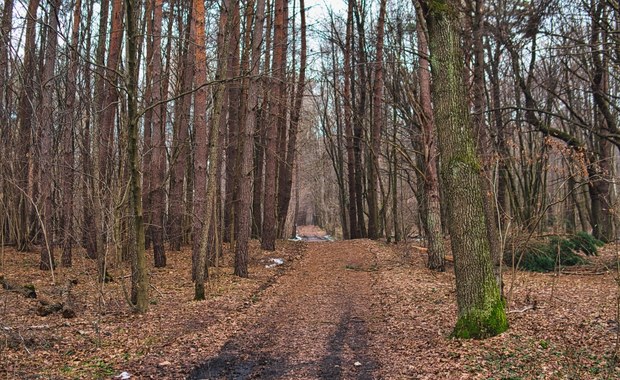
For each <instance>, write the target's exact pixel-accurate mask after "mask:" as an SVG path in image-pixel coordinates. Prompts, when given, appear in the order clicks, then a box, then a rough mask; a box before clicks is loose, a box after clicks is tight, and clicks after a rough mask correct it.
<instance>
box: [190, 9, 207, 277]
mask: <svg viewBox="0 0 620 380" xmlns="http://www.w3.org/2000/svg"><path fill="white" fill-rule="evenodd" d="M191 28H192V31H191V32H190V35H192V36H194V37H195V41H192V42H191V43H193V44H194V45H195V46H196V48H195V50H194V64H195V66H194V84H195V86H196V87H197V89H196V92H195V93H194V131H195V148H194V149H195V151H194V221H193V226H192V235H193V242H192V243H193V247H192V263H193V265H192V278H193V279H194V280H198V279H199V278H204V274H200V273H203V272H204V271H202V270H201V268H203V267H204V264H203V265H202V266H198V264H199V256H200V241H201V239H202V229H203V228H204V225H205V224H206V221H203V220H202V218H203V217H204V215H205V213H206V196H207V194H206V192H207V153H208V151H207V141H208V136H209V135H208V130H207V115H206V112H207V110H206V108H207V90H208V88H207V87H204V86H205V84H206V82H207V71H206V65H207V55H206V50H205V49H206V37H205V8H204V2H203V1H201V0H193V1H192V24H191ZM201 86H202V87H201ZM199 274H200V277H199ZM203 287H204V285H203Z"/></svg>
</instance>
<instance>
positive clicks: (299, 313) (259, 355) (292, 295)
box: [189, 241, 381, 379]
mask: <svg viewBox="0 0 620 380" xmlns="http://www.w3.org/2000/svg"><path fill="white" fill-rule="evenodd" d="M376 268H377V262H376V257H375V255H374V254H373V253H372V252H371V250H370V246H369V245H365V244H363V243H362V242H360V241H343V242H333V243H331V242H323V243H308V244H307V252H306V254H305V257H304V258H303V259H302V260H300V261H299V262H298V263H296V265H294V267H293V268H291V270H290V272H289V273H287V274H285V275H284V276H282V277H281V278H280V280H279V281H278V283H277V284H276V285H274V286H273V287H271V288H270V289H268V290H267V291H266V292H265V293H263V295H262V300H261V301H260V302H258V303H257V305H255V308H254V311H255V312H254V313H253V315H252V316H250V317H249V318H248V319H247V321H246V322H245V323H244V324H243V326H241V327H240V329H239V331H238V332H237V334H235V335H234V336H233V338H232V339H230V340H229V341H228V342H226V344H224V346H223V347H222V349H221V350H220V351H219V353H218V354H217V356H214V357H211V358H207V361H206V362H205V363H204V364H203V365H202V366H201V367H199V368H197V369H196V370H195V371H194V372H193V374H192V375H191V376H190V377H189V378H190V379H252V378H267V379H273V378H285V379H340V378H346V379H374V378H377V375H376V374H377V373H378V370H379V364H378V362H377V361H376V359H375V358H376V357H377V355H376V353H377V347H375V341H374V339H373V333H374V332H376V330H377V329H379V328H380V326H379V325H378V324H380V321H381V319H380V318H379V317H378V316H379V315H380V305H379V302H378V299H377V298H376V297H377V296H376V295H375V294H373V289H372V288H373V284H374V282H375V280H376V276H375V274H376V272H375V270H376Z"/></svg>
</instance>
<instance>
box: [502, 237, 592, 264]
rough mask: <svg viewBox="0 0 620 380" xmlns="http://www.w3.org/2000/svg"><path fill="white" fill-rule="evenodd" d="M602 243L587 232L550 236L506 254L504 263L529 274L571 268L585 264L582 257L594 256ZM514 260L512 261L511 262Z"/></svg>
mask: <svg viewBox="0 0 620 380" xmlns="http://www.w3.org/2000/svg"><path fill="white" fill-rule="evenodd" d="M603 244H604V243H603V242H602V241H600V240H598V239H596V238H595V237H594V236H592V235H590V234H589V233H587V232H583V231H582V232H578V233H576V234H574V235H572V236H568V237H560V236H552V237H550V238H547V239H542V240H533V241H530V242H528V243H526V244H524V245H522V246H521V247H520V248H517V250H516V252H508V254H507V255H506V257H505V261H506V263H507V264H508V265H513V264H516V265H518V267H519V269H522V270H526V271H531V272H551V271H553V270H555V268H556V267H557V266H558V265H559V266H573V265H578V264H584V263H586V262H587V260H586V259H585V257H584V256H595V255H597V253H598V248H599V247H602V246H603ZM513 260H514V261H513Z"/></svg>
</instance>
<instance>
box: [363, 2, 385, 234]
mask: <svg viewBox="0 0 620 380" xmlns="http://www.w3.org/2000/svg"><path fill="white" fill-rule="evenodd" d="M385 12H386V0H381V3H380V6H379V20H378V21H377V48H376V57H375V64H374V72H375V81H374V88H373V98H372V128H371V130H370V152H369V156H370V162H369V165H368V189H367V192H368V193H367V195H366V198H367V200H368V237H369V238H370V239H378V238H379V235H380V233H381V227H380V223H379V201H378V195H377V192H378V189H377V181H378V180H379V155H380V154H381V131H382V130H383V112H381V111H382V109H383V87H384V83H383V36H384V34H385Z"/></svg>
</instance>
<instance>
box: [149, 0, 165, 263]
mask: <svg viewBox="0 0 620 380" xmlns="http://www.w3.org/2000/svg"><path fill="white" fill-rule="evenodd" d="M162 7H163V1H162V0H153V59H152V62H151V65H152V74H153V77H152V86H153V90H152V91H153V92H152V97H151V101H150V102H149V106H153V107H154V108H153V119H152V124H151V127H152V128H151V131H152V135H151V137H152V140H151V143H152V147H153V152H152V155H151V165H150V166H151V167H150V170H151V175H152V180H151V186H152V187H151V218H150V223H151V228H150V231H151V233H150V237H151V239H152V243H153V255H154V260H155V267H157V268H161V267H165V266H166V252H165V249H164V217H165V213H166V212H165V207H166V192H165V188H164V186H165V174H166V109H165V104H164V103H162V104H158V103H159V102H161V101H162V99H163V98H164V97H165V96H166V95H165V94H167V93H168V88H166V87H165V86H164V83H163V78H162V74H163V73H162V67H161V66H162V64H161V59H162V56H161V32H162V19H163V9H162Z"/></svg>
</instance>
